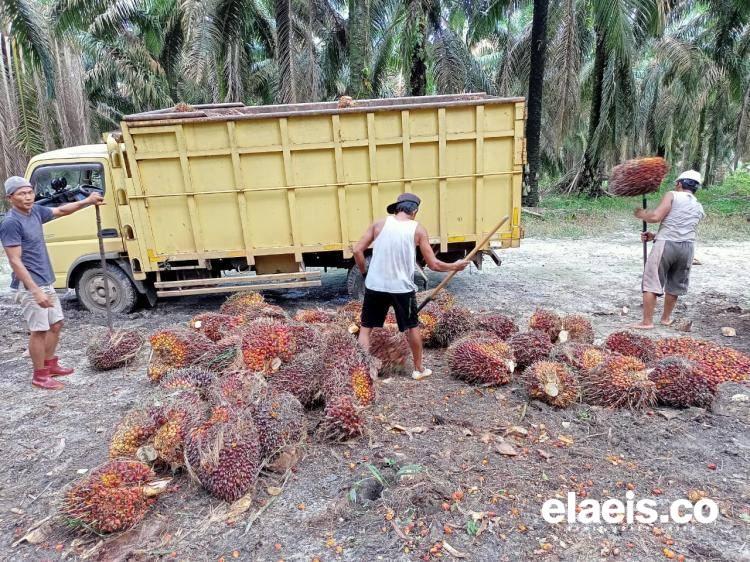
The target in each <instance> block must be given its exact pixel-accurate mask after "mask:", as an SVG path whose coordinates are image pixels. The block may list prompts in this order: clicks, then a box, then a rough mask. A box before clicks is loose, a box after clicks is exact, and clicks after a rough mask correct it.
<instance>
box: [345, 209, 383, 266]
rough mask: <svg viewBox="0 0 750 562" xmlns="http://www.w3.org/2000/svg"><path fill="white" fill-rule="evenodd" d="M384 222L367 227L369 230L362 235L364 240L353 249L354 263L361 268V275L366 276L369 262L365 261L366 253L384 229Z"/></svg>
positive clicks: (377, 222) (361, 239) (360, 240)
mask: <svg viewBox="0 0 750 562" xmlns="http://www.w3.org/2000/svg"><path fill="white" fill-rule="evenodd" d="M383 222H384V221H382V220H380V221H376V222H374V223H372V224H371V225H370V226H369V227H367V230H365V233H364V234H363V235H362V238H360V239H359V241H358V242H357V243H356V244H355V245H354V248H352V254H353V255H354V261H355V262H356V263H357V267H358V268H359V271H360V273H362V275H364V274H365V272H366V271H367V262H366V261H365V251H366V250H367V248H369V247H370V245H371V244H372V243H373V242H374V241H375V237H376V236H377V233H378V232H379V231H380V229H381V228H382V226H383Z"/></svg>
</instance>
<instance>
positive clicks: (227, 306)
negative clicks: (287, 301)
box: [219, 291, 266, 316]
mask: <svg viewBox="0 0 750 562" xmlns="http://www.w3.org/2000/svg"><path fill="white" fill-rule="evenodd" d="M265 304H266V299H264V298H263V295H261V294H260V293H256V292H254V291H243V292H241V293H235V294H233V295H230V296H229V297H228V298H227V300H225V301H224V304H222V305H221V307H219V312H220V313H221V314H226V315H228V316H244V315H245V313H246V312H247V311H248V310H252V309H256V308H258V307H259V306H262V305H265Z"/></svg>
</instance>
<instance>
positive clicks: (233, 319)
mask: <svg viewBox="0 0 750 562" xmlns="http://www.w3.org/2000/svg"><path fill="white" fill-rule="evenodd" d="M244 323H245V320H244V319H243V318H242V317H240V316H229V315H228V314H221V313H218V312H203V313H201V314H197V315H195V316H193V317H192V318H191V319H190V322H188V327H190V328H192V329H193V330H195V331H197V332H200V333H202V334H203V335H204V336H206V337H207V338H208V339H210V340H211V341H215V342H217V341H219V340H221V339H222V338H225V337H227V336H231V335H232V334H234V333H236V332H237V329H238V328H239V327H240V326H242V325H243V324H244Z"/></svg>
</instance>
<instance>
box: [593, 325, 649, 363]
mask: <svg viewBox="0 0 750 562" xmlns="http://www.w3.org/2000/svg"><path fill="white" fill-rule="evenodd" d="M604 346H605V347H606V348H607V349H609V350H610V351H614V352H617V353H619V354H621V355H628V356H630V357H635V358H637V359H640V360H641V361H643V362H644V363H648V362H649V361H653V360H654V358H655V357H656V343H654V340H652V339H650V338H647V337H646V336H642V335H640V334H634V333H633V332H614V333H612V334H610V335H609V336H608V337H607V339H606V341H605V342H604Z"/></svg>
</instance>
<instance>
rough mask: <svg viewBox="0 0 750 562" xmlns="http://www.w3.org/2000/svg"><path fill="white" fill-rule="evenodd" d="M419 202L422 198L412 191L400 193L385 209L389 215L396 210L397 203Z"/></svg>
mask: <svg viewBox="0 0 750 562" xmlns="http://www.w3.org/2000/svg"><path fill="white" fill-rule="evenodd" d="M421 202H422V200H421V199H420V198H419V197H417V196H416V195H414V194H413V193H402V194H401V195H399V196H398V197H396V202H395V203H391V204H390V205H388V206H387V207H386V208H385V210H386V211H388V214H389V215H392V214H394V213H395V212H396V207H397V206H398V204H399V203H416V204H417V205H419V204H420V203H421Z"/></svg>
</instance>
